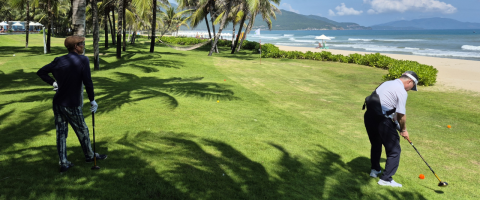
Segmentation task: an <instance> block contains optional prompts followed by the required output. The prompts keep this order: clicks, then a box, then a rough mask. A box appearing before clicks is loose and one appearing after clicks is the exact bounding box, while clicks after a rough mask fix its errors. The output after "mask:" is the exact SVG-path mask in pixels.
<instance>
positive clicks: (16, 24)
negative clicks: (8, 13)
mask: <svg viewBox="0 0 480 200" xmlns="http://www.w3.org/2000/svg"><path fill="white" fill-rule="evenodd" d="M12 26H23V25H22V24H20V23H18V22H17V23H15V24H12Z"/></svg>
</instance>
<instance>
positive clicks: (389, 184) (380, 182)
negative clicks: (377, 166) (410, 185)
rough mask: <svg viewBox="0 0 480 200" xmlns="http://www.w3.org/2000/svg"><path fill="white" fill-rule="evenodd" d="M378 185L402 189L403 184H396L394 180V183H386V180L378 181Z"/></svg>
mask: <svg viewBox="0 0 480 200" xmlns="http://www.w3.org/2000/svg"><path fill="white" fill-rule="evenodd" d="M378 184H379V185H383V186H392V187H402V184H400V183H397V182H395V181H394V180H392V181H384V180H382V179H380V180H379V181H378Z"/></svg>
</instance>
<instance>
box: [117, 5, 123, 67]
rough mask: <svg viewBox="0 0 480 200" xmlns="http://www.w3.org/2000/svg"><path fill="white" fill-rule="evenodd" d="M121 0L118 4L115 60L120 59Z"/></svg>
mask: <svg viewBox="0 0 480 200" xmlns="http://www.w3.org/2000/svg"><path fill="white" fill-rule="evenodd" d="M123 3H124V1H123V0H119V2H118V25H117V59H120V58H122V25H123V21H122V20H123Z"/></svg>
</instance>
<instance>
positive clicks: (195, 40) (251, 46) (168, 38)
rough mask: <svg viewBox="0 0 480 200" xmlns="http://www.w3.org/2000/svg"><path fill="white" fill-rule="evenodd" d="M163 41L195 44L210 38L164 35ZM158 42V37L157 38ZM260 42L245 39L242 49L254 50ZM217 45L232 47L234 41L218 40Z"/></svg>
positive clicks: (177, 43)
mask: <svg viewBox="0 0 480 200" xmlns="http://www.w3.org/2000/svg"><path fill="white" fill-rule="evenodd" d="M162 41H163V42H165V43H168V44H176V45H195V44H200V43H202V42H206V41H208V39H198V38H191V37H172V36H163V37H162ZM157 42H159V41H158V39H157ZM257 44H258V42H250V41H248V40H245V41H243V44H242V49H248V50H253V49H255V46H257ZM206 46H211V44H207V45H206ZM217 46H220V47H231V46H232V41H231V40H218V42H217Z"/></svg>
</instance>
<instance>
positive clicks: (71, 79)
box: [37, 52, 95, 107]
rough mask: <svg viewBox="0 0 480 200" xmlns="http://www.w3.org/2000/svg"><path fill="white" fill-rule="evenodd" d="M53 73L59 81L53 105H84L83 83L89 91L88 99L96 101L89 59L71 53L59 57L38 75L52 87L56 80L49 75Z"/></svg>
mask: <svg viewBox="0 0 480 200" xmlns="http://www.w3.org/2000/svg"><path fill="white" fill-rule="evenodd" d="M49 73H52V74H53V77H54V78H55V80H56V81H57V84H58V90H57V93H56V94H55V96H54V97H53V104H56V105H60V106H65V107H77V106H81V105H82V103H83V102H82V101H83V99H82V100H81V99H80V98H81V96H80V95H81V93H82V92H83V91H82V83H83V85H85V89H86V90H87V94H88V99H90V101H93V100H95V94H94V92H93V82H92V77H91V74H90V62H89V60H88V57H86V56H84V55H79V54H77V53H75V52H70V53H68V54H67V55H64V56H61V57H57V58H55V59H54V60H53V62H51V63H50V64H48V65H45V66H44V67H42V68H41V69H40V70H38V72H37V75H38V76H39V77H40V78H42V80H43V81H45V82H46V83H48V84H49V85H52V84H53V82H55V80H54V79H53V78H52V77H50V76H49V75H48V74H49Z"/></svg>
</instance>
